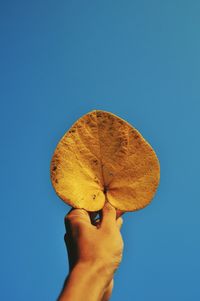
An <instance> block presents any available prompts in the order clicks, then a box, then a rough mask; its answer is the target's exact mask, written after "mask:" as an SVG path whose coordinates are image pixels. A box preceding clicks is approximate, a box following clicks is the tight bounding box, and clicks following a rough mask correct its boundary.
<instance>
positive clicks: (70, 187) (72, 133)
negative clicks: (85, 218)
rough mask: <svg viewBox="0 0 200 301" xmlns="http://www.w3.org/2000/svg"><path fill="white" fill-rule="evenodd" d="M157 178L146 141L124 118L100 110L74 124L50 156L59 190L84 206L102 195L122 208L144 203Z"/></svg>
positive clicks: (97, 203) (93, 206)
mask: <svg viewBox="0 0 200 301" xmlns="http://www.w3.org/2000/svg"><path fill="white" fill-rule="evenodd" d="M159 179H160V166H159V161H158V158H157V156H156V154H155V152H154V150H153V149H152V147H151V146H150V145H149V143H148V142H147V141H146V140H145V139H144V138H143V137H142V135H141V134H140V133H139V132H138V131H137V130H136V129H135V128H133V127H132V126H131V125H130V124H128V123H127V122H126V121H124V120H123V119H121V118H119V117H118V116H116V115H114V114H112V113H109V112H105V111H100V110H95V111H92V112H90V113H88V114H86V115H84V116H83V117H81V118H80V119H79V120H77V121H76V122H75V123H74V124H73V126H72V127H71V128H70V130H69V131H68V132H67V133H66V134H65V135H64V136H63V137H62V139H61V140H60V142H59V143H58V145H57V147H56V149H55V152H54V155H53V158H52V161H51V180H52V184H53V187H54V189H55V191H56V193H57V194H58V196H59V197H60V198H61V199H62V200H64V201H65V202H66V203H68V204H69V205H71V206H72V207H75V208H84V209H86V210H88V211H98V210H100V209H102V208H103V206H104V203H105V201H106V200H107V201H108V202H110V203H111V204H112V205H113V206H114V207H115V208H116V209H119V210H121V211H135V210H138V209H141V208H144V207H145V206H146V205H148V204H149V203H150V201H151V200H152V198H153V196H154V194H155V192H156V189H157V187H158V184H159Z"/></svg>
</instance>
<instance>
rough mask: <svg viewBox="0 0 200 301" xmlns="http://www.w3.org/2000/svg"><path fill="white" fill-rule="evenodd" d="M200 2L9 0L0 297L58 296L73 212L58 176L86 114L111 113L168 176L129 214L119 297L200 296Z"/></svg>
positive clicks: (2, 53) (4, 30)
mask: <svg viewBox="0 0 200 301" xmlns="http://www.w3.org/2000/svg"><path fill="white" fill-rule="evenodd" d="M199 15H200V2H199V1H195V0H193V1H185V0H183V1H177V0H173V1H172V0H169V1H145V0H142V1H141V0H140V1H130V0H125V1H118V0H116V1H110V0H107V1H104V0H103V1H62V0H61V1H52V0H49V1H44V0H40V1H39V0H35V1H24V0H19V1H12V0H11V1H1V8H0V36H1V47H0V84H1V88H0V105H1V106H0V108H1V118H0V131H1V148H0V152H1V159H2V162H1V211H0V229H1V248H0V260H1V262H0V265H1V274H0V278H1V279H0V280H1V281H0V299H1V300H15V301H18V300H19V301H23V300H27V297H28V299H29V301H32V300H33V301H35V300H42V301H50V300H52V301H53V300H55V299H56V297H57V295H58V293H59V291H60V289H61V286H62V283H63V280H64V277H65V275H66V274H67V271H68V263H67V255H66V250H65V246H64V241H63V236H64V223H63V219H64V216H65V214H66V213H67V212H68V210H69V207H68V206H67V205H65V204H64V203H63V202H61V201H60V200H59V198H58V197H57V196H56V195H55V193H54V190H53V188H52V186H51V183H50V179H49V164H50V160H51V157H52V154H53V151H54V148H55V146H56V144H57V142H58V141H59V139H60V138H61V136H62V135H63V134H64V133H65V131H66V130H67V129H68V128H69V127H70V126H71V124H72V123H73V122H74V121H76V119H77V118H79V117H80V116H81V115H83V114H85V113H87V112H88V111H91V110H93V109H102V110H107V111H111V112H113V113H115V114H117V115H119V116H120V117H122V118H123V119H126V120H127V121H129V122H130V123H131V124H132V125H134V126H135V127H136V128H137V129H138V130H139V131H140V132H141V133H142V134H143V136H144V137H145V138H146V139H147V140H148V141H149V142H150V143H151V145H152V146H153V148H154V149H155V151H156V153H157V155H158V158H159V160H160V165H161V182H160V186H159V189H158V191H157V194H156V196H155V198H154V200H153V202H152V203H151V205H149V206H148V207H147V208H145V209H144V210H141V211H138V212H136V213H128V214H126V215H125V216H124V224H123V229H122V233H123V236H124V241H125V250H124V258H123V262H122V264H121V266H120V268H119V270H118V271H117V274H116V276H115V289H114V293H113V297H112V300H113V301H121V300H127V301H129V300H130V301H132V300H137V301H146V300H154V301H158V300H159V301H160V300H162V301H166V300H172V301H179V300H181V301H185V300H199V299H200V288H199V274H200V261H199V254H200V236H199V230H200V219H199V210H200V202H199V168H200V164H199V153H200V142H199V130H200V126H199V111H200V88H199V87H200V56H199V53H200V39H199V34H200V18H199Z"/></svg>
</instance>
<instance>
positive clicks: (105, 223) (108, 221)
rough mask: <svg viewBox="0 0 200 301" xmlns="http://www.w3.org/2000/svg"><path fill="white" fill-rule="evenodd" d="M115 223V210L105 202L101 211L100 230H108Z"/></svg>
mask: <svg viewBox="0 0 200 301" xmlns="http://www.w3.org/2000/svg"><path fill="white" fill-rule="evenodd" d="M115 223H116V209H115V208H114V207H113V206H112V205H111V204H110V203H109V202H106V203H105V205H104V207H103V209H102V222H101V227H102V228H110V227H112V226H113V224H115Z"/></svg>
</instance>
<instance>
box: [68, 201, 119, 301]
mask: <svg viewBox="0 0 200 301" xmlns="http://www.w3.org/2000/svg"><path fill="white" fill-rule="evenodd" d="M92 215H93V216H94V214H90V215H89V213H88V212H87V211H85V210H84V209H73V210H72V211H70V212H69V213H68V214H67V216H66V217H65V225H66V231H67V233H66V235H65V242H66V245H67V250H68V258H69V267H70V271H72V270H73V269H74V267H75V266H77V265H79V264H80V263H82V264H84V266H86V267H88V269H91V267H97V269H98V276H99V277H103V278H104V279H105V280H106V287H105V291H104V294H103V297H102V299H101V300H102V301H106V300H109V297H110V295H111V293H112V287H113V279H112V278H113V274H114V272H115V271H116V269H117V267H118V266H119V263H120V262H121V259H122V251H123V240H122V237H121V234H120V231H119V229H120V228H121V225H122V218H121V217H119V218H117V219H116V210H115V208H113V207H112V206H111V205H110V204H109V203H106V205H105V207H104V208H103V210H102V219H101V221H100V220H96V221H93V224H92V223H91V219H92V218H91V217H92ZM117 215H118V216H119V212H117ZM86 270H87V268H86ZM99 272H100V274H99Z"/></svg>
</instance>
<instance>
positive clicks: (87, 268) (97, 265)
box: [72, 260, 114, 285]
mask: <svg viewBox="0 0 200 301" xmlns="http://www.w3.org/2000/svg"><path fill="white" fill-rule="evenodd" d="M72 272H76V273H80V274H81V273H83V275H85V274H87V275H88V277H91V278H92V279H93V280H92V281H94V279H95V280H97V281H98V282H101V283H102V284H103V283H105V285H107V284H108V283H109V282H110V281H111V280H112V278H113V274H114V271H113V269H111V268H110V267H109V266H108V265H106V264H105V263H104V262H103V261H100V260H97V261H94V262H82V261H79V262H77V264H76V265H75V266H74V268H73V270H72Z"/></svg>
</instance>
